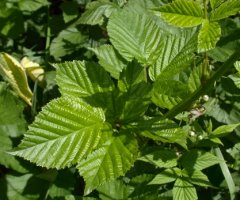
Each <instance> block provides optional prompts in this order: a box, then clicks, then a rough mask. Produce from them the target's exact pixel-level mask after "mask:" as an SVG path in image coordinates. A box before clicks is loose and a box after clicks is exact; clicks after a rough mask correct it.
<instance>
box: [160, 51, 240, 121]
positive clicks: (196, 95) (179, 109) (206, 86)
mask: <svg viewBox="0 0 240 200" xmlns="http://www.w3.org/2000/svg"><path fill="white" fill-rule="evenodd" d="M239 58H240V50H236V51H235V52H234V53H233V54H232V56H231V57H230V58H229V59H228V60H227V61H226V62H225V63H223V64H222V66H220V67H219V69H218V70H217V71H216V72H215V74H214V75H213V76H212V77H211V78H210V79H208V80H207V81H206V83H205V84H202V85H201V86H200V88H198V89H197V90H196V91H195V92H194V93H193V94H192V95H190V96H189V97H188V98H187V99H186V100H183V101H182V102H181V103H179V104H178V105H176V106H175V107H174V108H173V109H171V110H169V111H168V112H167V113H166V114H165V115H164V116H163V118H173V117H175V116H176V115H177V114H178V113H180V112H182V111H184V110H186V109H188V108H191V106H192V104H193V103H194V102H195V101H196V100H197V99H199V97H200V96H202V95H204V94H206V93H207V91H209V90H210V89H211V87H212V86H213V85H214V83H215V81H217V80H218V79H219V78H221V77H222V75H224V74H225V73H226V71H227V70H228V69H229V68H230V67H231V66H232V65H233V64H234V62H235V61H237V60H238V59H239Z"/></svg>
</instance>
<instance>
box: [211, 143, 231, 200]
mask: <svg viewBox="0 0 240 200" xmlns="http://www.w3.org/2000/svg"><path fill="white" fill-rule="evenodd" d="M214 152H215V155H216V156H217V157H218V158H220V159H221V160H224V157H223V155H222V152H221V150H220V148H219V147H218V148H215V149H214ZM219 165H220V168H221V170H222V173H223V176H224V178H225V180H226V182H227V186H228V189H229V193H230V199H231V200H234V199H235V189H236V186H235V184H234V181H233V178H232V175H231V173H230V171H229V168H228V166H227V164H226V162H221V163H219Z"/></svg>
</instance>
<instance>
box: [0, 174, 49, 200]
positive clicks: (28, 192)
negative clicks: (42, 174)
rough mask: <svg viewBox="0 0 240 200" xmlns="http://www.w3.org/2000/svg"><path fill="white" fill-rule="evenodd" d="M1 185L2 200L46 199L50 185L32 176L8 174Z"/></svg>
mask: <svg viewBox="0 0 240 200" xmlns="http://www.w3.org/2000/svg"><path fill="white" fill-rule="evenodd" d="M0 185H1V187H0V194H1V199H16V200H37V199H44V197H45V195H46V190H47V188H48V185H49V184H48V182H47V181H44V180H41V179H39V178H37V177H34V176H33V175H32V174H24V175H20V176H19V175H16V174H9V173H8V174H6V175H5V176H1V178H0ZM39 186H41V187H39Z"/></svg>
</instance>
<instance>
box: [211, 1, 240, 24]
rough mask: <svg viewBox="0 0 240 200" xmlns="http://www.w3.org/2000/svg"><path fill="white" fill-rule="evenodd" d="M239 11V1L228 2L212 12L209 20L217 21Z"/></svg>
mask: <svg viewBox="0 0 240 200" xmlns="http://www.w3.org/2000/svg"><path fill="white" fill-rule="evenodd" d="M239 11H240V1H239V0H228V1H225V2H224V3H222V4H221V5H220V6H219V7H217V8H216V9H215V10H213V11H212V13H211V17H210V20H211V21H217V20H220V19H224V18H227V17H229V16H232V15H235V14H237V13H238V12H239Z"/></svg>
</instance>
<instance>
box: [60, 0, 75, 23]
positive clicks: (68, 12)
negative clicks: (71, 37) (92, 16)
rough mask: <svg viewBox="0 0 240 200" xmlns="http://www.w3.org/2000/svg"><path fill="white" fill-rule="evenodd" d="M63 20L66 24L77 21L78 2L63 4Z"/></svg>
mask: <svg viewBox="0 0 240 200" xmlns="http://www.w3.org/2000/svg"><path fill="white" fill-rule="evenodd" d="M61 9H62V11H63V19H64V22H65V23H68V22H69V21H71V20H73V19H75V18H76V17H77V16H78V4H77V3H76V2H68V1H66V2H63V3H62V4H61Z"/></svg>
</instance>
